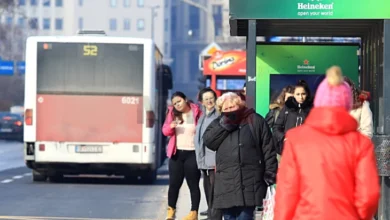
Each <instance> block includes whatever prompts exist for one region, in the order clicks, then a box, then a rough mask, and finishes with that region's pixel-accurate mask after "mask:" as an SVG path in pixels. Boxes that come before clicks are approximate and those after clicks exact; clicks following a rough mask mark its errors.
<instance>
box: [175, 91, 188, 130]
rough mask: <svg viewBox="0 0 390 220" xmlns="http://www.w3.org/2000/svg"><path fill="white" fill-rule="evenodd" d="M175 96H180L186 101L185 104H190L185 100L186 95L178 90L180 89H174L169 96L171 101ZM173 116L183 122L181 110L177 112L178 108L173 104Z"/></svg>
mask: <svg viewBox="0 0 390 220" xmlns="http://www.w3.org/2000/svg"><path fill="white" fill-rule="evenodd" d="M175 97H180V98H182V99H184V100H186V102H187V105H188V106H190V103H189V102H188V100H187V96H186V95H184V93H182V92H180V91H176V92H175V93H173V94H172V96H171V101H172V100H173V98H175ZM173 116H174V117H175V118H177V119H179V120H180V121H181V122H183V112H179V111H178V110H176V108H175V106H174V105H173Z"/></svg>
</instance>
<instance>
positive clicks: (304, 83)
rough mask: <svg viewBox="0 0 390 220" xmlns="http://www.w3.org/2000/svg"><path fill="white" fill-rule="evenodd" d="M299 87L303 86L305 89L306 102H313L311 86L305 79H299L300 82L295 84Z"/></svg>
mask: <svg viewBox="0 0 390 220" xmlns="http://www.w3.org/2000/svg"><path fill="white" fill-rule="evenodd" d="M298 87H301V88H303V89H304V90H305V92H306V100H305V103H306V104H309V105H311V104H313V96H312V94H311V91H310V87H309V84H307V82H306V81H305V80H303V79H301V80H299V81H298V83H297V84H296V85H295V88H298Z"/></svg>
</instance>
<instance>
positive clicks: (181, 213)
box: [176, 177, 207, 220]
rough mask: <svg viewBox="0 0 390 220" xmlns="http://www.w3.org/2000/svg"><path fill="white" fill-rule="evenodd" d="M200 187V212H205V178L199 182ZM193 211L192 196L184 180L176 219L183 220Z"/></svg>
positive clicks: (200, 217) (201, 217)
mask: <svg viewBox="0 0 390 220" xmlns="http://www.w3.org/2000/svg"><path fill="white" fill-rule="evenodd" d="M199 187H200V193H201V196H200V205H199V212H203V211H205V210H206V209H207V203H206V196H205V195H204V188H203V177H202V178H201V179H200V181H199ZM190 210H191V196H190V190H189V189H188V185H187V182H186V181H185V180H184V183H183V186H182V187H181V189H180V193H179V199H178V200H177V205H176V219H177V220H182V219H183V218H184V217H185V216H186V215H188V213H189V212H190ZM205 218H206V217H203V216H199V219H205Z"/></svg>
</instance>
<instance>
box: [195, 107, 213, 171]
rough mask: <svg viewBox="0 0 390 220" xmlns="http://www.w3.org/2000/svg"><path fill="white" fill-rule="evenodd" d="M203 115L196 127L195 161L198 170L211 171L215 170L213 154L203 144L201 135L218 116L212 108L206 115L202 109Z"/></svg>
mask: <svg viewBox="0 0 390 220" xmlns="http://www.w3.org/2000/svg"><path fill="white" fill-rule="evenodd" d="M203 112H204V114H202V115H201V116H200V118H199V121H198V125H197V126H196V133H195V140H194V143H195V151H196V161H197V163H198V168H199V169H202V170H212V169H214V168H215V152H214V151H212V150H210V149H208V148H207V147H206V146H204V144H203V138H202V136H203V134H204V132H205V131H206V128H207V127H208V126H209V124H210V123H211V122H212V121H213V120H214V119H216V118H217V117H218V116H219V113H218V112H217V111H216V109H215V108H214V109H213V110H212V111H211V112H209V114H207V115H206V113H205V112H206V110H205V109H203Z"/></svg>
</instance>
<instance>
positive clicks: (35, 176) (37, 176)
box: [32, 170, 47, 182]
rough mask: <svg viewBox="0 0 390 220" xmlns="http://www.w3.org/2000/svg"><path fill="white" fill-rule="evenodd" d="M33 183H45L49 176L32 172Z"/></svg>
mask: <svg viewBox="0 0 390 220" xmlns="http://www.w3.org/2000/svg"><path fill="white" fill-rule="evenodd" d="M32 176H33V181H34V182H45V181H46V180H47V176H46V175H44V174H41V173H39V172H37V171H35V170H33V171H32Z"/></svg>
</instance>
